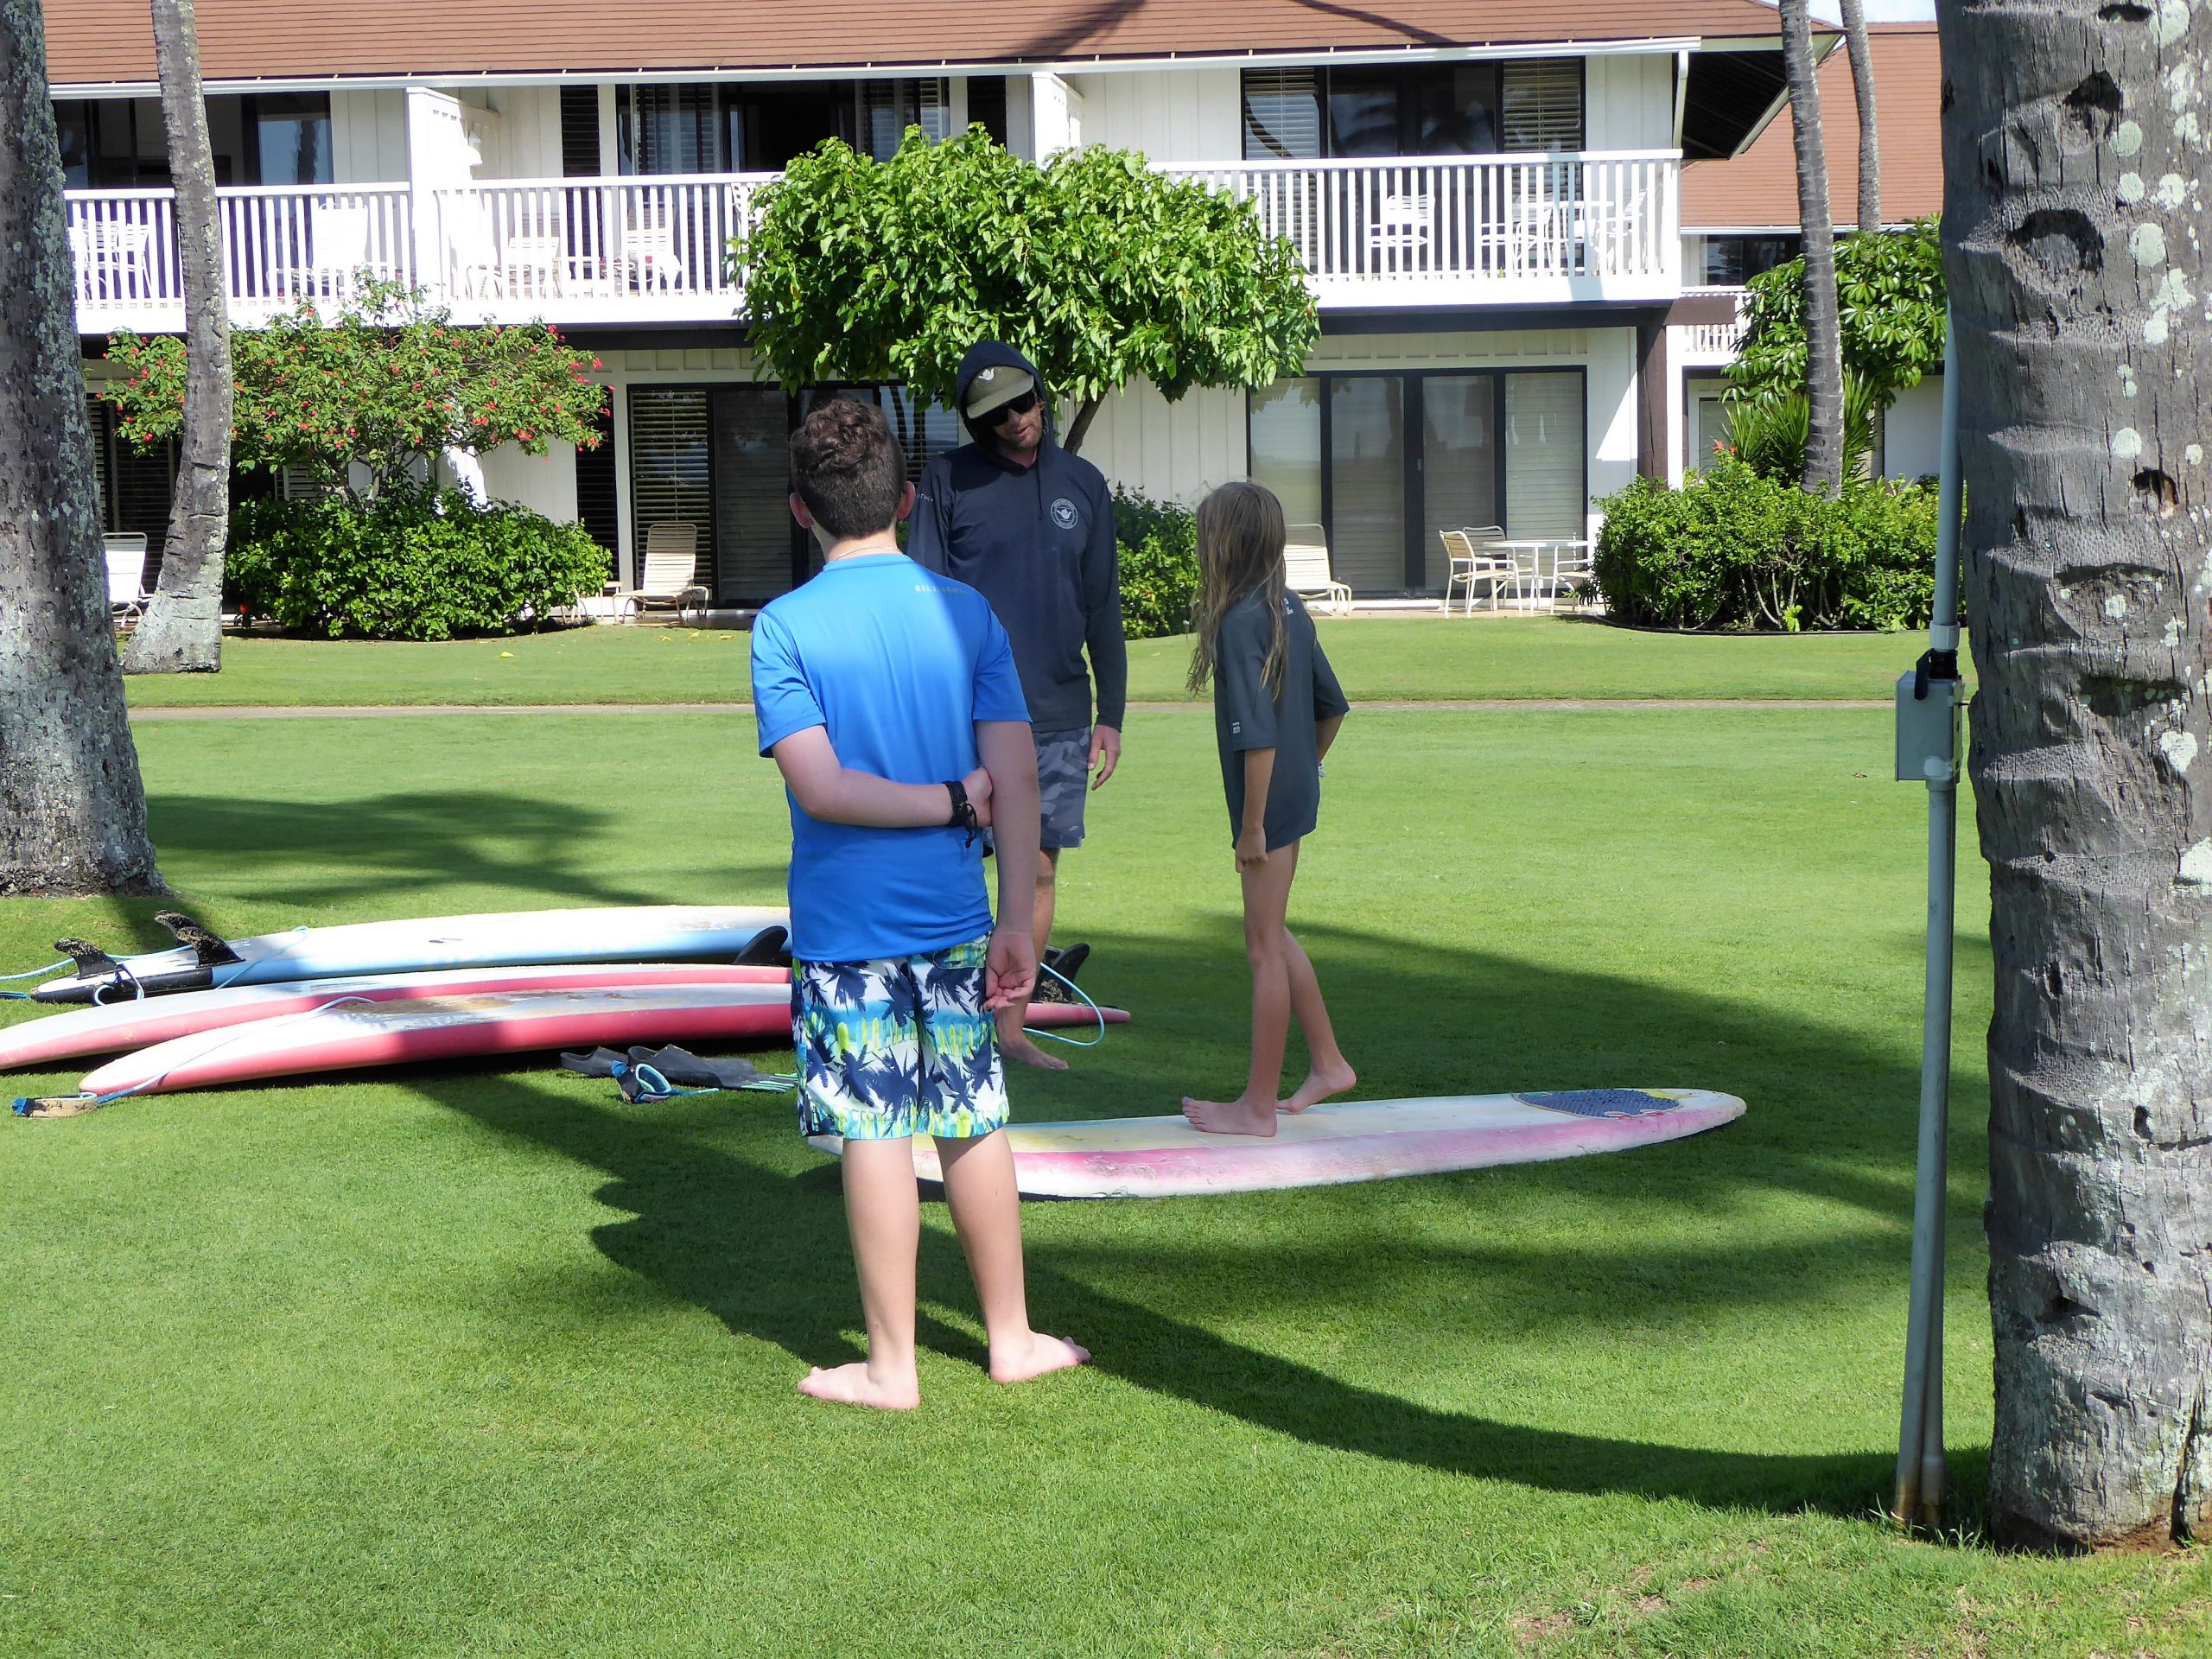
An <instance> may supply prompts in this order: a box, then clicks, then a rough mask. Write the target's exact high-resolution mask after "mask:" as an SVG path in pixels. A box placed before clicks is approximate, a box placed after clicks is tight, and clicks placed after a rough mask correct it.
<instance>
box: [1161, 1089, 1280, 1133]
mask: <svg viewBox="0 0 2212 1659" xmlns="http://www.w3.org/2000/svg"><path fill="white" fill-rule="evenodd" d="M1275 1106H1276V1103H1275V1102H1274V1101H1272V1100H1265V1101H1255V1100H1253V1099H1251V1098H1249V1096H1243V1095H1239V1096H1237V1097H1236V1099H1234V1100H1192V1098H1191V1097H1190V1096H1188V1095H1185V1096H1183V1116H1185V1117H1187V1118H1189V1119H1190V1120H1191V1127H1192V1128H1194V1129H1197V1130H1199V1131H1200V1132H1201V1133H1203V1134H1206V1135H1273V1134H1274V1132H1275Z"/></svg>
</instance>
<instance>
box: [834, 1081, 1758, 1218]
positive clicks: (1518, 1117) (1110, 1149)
mask: <svg viewBox="0 0 2212 1659" xmlns="http://www.w3.org/2000/svg"><path fill="white" fill-rule="evenodd" d="M1743 1115H1744V1103H1743V1102H1742V1101H1741V1100H1738V1098H1737V1097H1736V1096H1733V1095H1724V1094H1719V1093H1716V1092H1714V1091H1713V1090H1707V1089H1579V1090H1561V1091H1558V1092H1552V1093H1538V1094H1519V1095H1458V1096H1435V1097H1432V1098H1428V1099H1421V1100H1369V1101H1355V1102H1351V1103H1334V1104H1324V1105H1319V1106H1315V1107H1313V1108H1312V1109H1309V1110H1306V1111H1304V1112H1300V1113H1296V1114H1284V1115H1281V1116H1279V1117H1278V1118H1277V1120H1276V1126H1275V1133H1274V1136H1273V1137H1272V1138H1262V1137H1258V1136H1253V1135H1205V1134H1201V1133H1200V1132H1199V1131H1198V1130H1197V1129H1195V1128H1192V1126H1191V1124H1190V1122H1188V1121H1187V1120H1186V1119H1185V1118H1183V1117H1181V1116H1174V1117H1122V1118H1101V1119H1096V1120H1092V1121H1090V1122H1074V1123H1025V1124H1016V1125H1014V1127H1012V1128H1008V1129H1007V1131H1006V1135H1007V1141H1009V1142H1010V1143H1011V1145H1012V1147H1013V1149H1014V1184H1015V1185H1016V1186H1017V1187H1019V1188H1020V1191H1021V1192H1022V1194H1023V1195H1024V1196H1025V1197H1028V1198H1187V1197H1192V1196H1196V1195H1199V1194H1205V1193H1214V1192H1270V1191H1275V1190H1279V1189H1282V1188H1287V1187H1300V1186H1330V1185H1339V1184H1343V1183H1347V1182H1353V1181H1380V1180H1389V1179H1394V1178H1395V1177H1398V1176H1402V1175H1432V1174H1440V1173H1446V1172H1448V1171H1452V1170H1463V1169H1482V1168H1486V1167H1489V1166H1495V1165H1501V1164H1524V1163H1536V1162H1541V1161H1544V1160H1551V1159H1558V1158H1580V1157H1586V1156H1589V1155H1590V1154H1595V1153H1604V1152H1623V1151H1626V1150H1628V1149H1629V1148H1630V1147H1643V1146H1651V1145H1655V1144H1656V1143H1658V1142H1661V1141H1678V1140H1681V1139H1682V1138H1683V1137H1684V1136H1686V1135H1699V1134H1701V1133H1703V1132H1704V1131H1705V1130H1707V1129H1712V1128H1719V1126H1720V1125H1722V1124H1724V1123H1729V1122H1734V1121H1735V1120H1736V1119H1737V1118H1738V1117H1741V1116H1743ZM809 1138H810V1141H811V1142H812V1144H813V1145H814V1146H815V1147H817V1148H818V1149H819V1150H821V1151H823V1152H826V1153H829V1154H831V1155H833V1156H835V1155H837V1154H840V1153H842V1150H843V1143H842V1141H840V1140H839V1139H838V1138H837V1137H836V1136H835V1135H816V1136H810V1137H809ZM913 1147H914V1173H915V1174H916V1175H917V1176H918V1177H919V1178H920V1179H924V1180H928V1181H938V1180H942V1179H944V1171H943V1169H942V1168H941V1166H939V1164H938V1155H937V1146H936V1143H935V1142H934V1141H931V1140H930V1139H929V1138H928V1137H927V1136H925V1135H918V1136H916V1137H915V1140H914V1142H913Z"/></svg>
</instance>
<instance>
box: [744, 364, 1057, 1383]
mask: <svg viewBox="0 0 2212 1659" xmlns="http://www.w3.org/2000/svg"><path fill="white" fill-rule="evenodd" d="M791 479H792V483H793V486H794V493H793V495H792V497H791V511H792V512H793V513H794V514H795V515H796V516H797V517H798V521H799V523H800V524H804V525H805V526H806V527H807V528H808V529H810V530H811V531H813V532H814V537H815V540H816V541H817V543H820V544H821V547H822V555H823V568H822V569H821V570H820V571H819V572H818V573H817V575H815V576H814V578H813V579H812V580H811V581H810V582H807V583H806V584H805V585H804V586H803V587H801V588H796V589H794V590H793V591H792V592H791V593H788V594H785V595H784V596H783V597H782V598H780V599H779V600H777V601H775V602H774V603H772V604H771V605H770V606H769V607H767V608H766V610H764V611H762V612H761V613H760V617H759V618H758V619H757V620H755V622H754V624H753V709H754V711H755V715H756V716H757V718H758V720H759V721H760V752H761V753H763V754H766V755H772V756H773V757H774V758H775V761H776V765H777V766H778V767H779V769H780V770H781V772H782V773H783V777H784V782H785V787H786V789H787V791H788V792H789V794H790V797H791V956H792V963H791V990H792V997H791V1002H792V1041H793V1044H794V1045H795V1046H796V1047H797V1049H798V1069H799V1123H800V1129H801V1132H802V1133H804V1134H809V1135H822V1134H829V1135H841V1136H842V1137H843V1139H844V1143H845V1147H844V1179H845V1210H846V1217H847V1220H848V1223H849V1226H850V1229H851V1231H852V1241H853V1258H854V1263H855V1267H856V1268H858V1269H859V1273H860V1284H861V1308H862V1311H863V1313H864V1314H865V1316H866V1319H867V1323H868V1358H867V1359H866V1360H864V1361H861V1362H859V1363H854V1364H850V1365H841V1366H838V1367H836V1369H835V1370H819V1369H817V1370H814V1371H812V1372H810V1373H809V1375H808V1376H806V1377H805V1378H804V1380H803V1381H802V1382H801V1383H799V1388H800V1389H801V1391H802V1392H804V1393H806V1394H810V1395H814V1396H815V1397H816V1398H817V1399H823V1400H837V1401H845V1402H851V1403H853V1404H855V1405H865V1406H877V1407H883V1408H893V1409H904V1408H912V1407H913V1406H915V1405H918V1404H919V1403H920V1399H921V1395H920V1387H919V1384H918V1381H917V1378H916V1374H915V1369H914V1256H915V1251H916V1249H917V1247H918V1243H919V1242H920V1235H921V1205H920V1200H919V1195H918V1192H917V1190H916V1186H915V1179H914V1160H913V1149H912V1146H911V1145H910V1144H909V1143H910V1141H911V1140H912V1137H913V1136H914V1135H931V1136H934V1137H935V1138H936V1141H937V1145H938V1158H939V1160H940V1161H941V1162H942V1164H943V1166H944V1191H945V1199H946V1202H947V1204H948V1205H949V1206H950V1209H951V1211H952V1220H953V1225H954V1226H955V1227H956V1228H957V1230H958V1231H959V1234H960V1243H961V1246H962V1248H963V1249H964V1250H965V1251H966V1252H967V1255H968V1265H969V1271H970V1272H971V1273H972V1274H974V1275H975V1280H976V1295H977V1297H978V1298H979V1299H980V1300H981V1301H982V1313H983V1323H984V1326H985V1329H986V1331H987V1332H988V1336H989V1340H990V1373H991V1376H992V1377H993V1378H994V1379H995V1380H996V1381H998V1382H1001V1383H1018V1382H1021V1381H1024V1380H1025V1379H1027V1378H1029V1377H1033V1376H1042V1375H1044V1374H1045V1373H1046V1372H1048V1371H1056V1370H1064V1369H1065V1368H1066V1367H1068V1366H1071V1365H1079V1364H1081V1363H1083V1362H1084V1360H1085V1359H1088V1358H1089V1357H1090V1355H1089V1354H1088V1353H1087V1352H1086V1351H1084V1349H1082V1348H1080V1347H1078V1346H1077V1345H1076V1344H1074V1343H1071V1342H1068V1341H1065V1340H1064V1339H1063V1338H1058V1337H1049V1336H1045V1335H1042V1334H1040V1333H1039V1332H1034V1331H1033V1330H1031V1329H1030V1328H1029V1309H1028V1300H1027V1290H1026V1287H1025V1286H1024V1282H1023V1275H1022V1262H1021V1214H1020V1198H1019V1196H1018V1195H1017V1193H1016V1192H1015V1190H1014V1156H1013V1154H1012V1153H1011V1152H1010V1151H1009V1150H1008V1148H1007V1144H1006V1137H1005V1135H1002V1134H1001V1133H999V1131H1000V1130H1001V1128H1002V1127H1003V1126H1004V1124H1005V1122H1006V1080H1005V1075H1004V1073H1003V1071H1002V1070H1001V1066H1000V1063H999V1056H998V1048H997V1044H996V1041H995V1033H994V1021H993V1014H994V1013H995V1011H996V1010H997V1009H999V1008H1001V1007H1009V1006H1012V1005H1014V1003H1016V1002H1018V1001H1024V1000H1026V999H1027V996H1028V995H1029V993H1030V991H1031V989H1032V988H1033V986H1034V984H1035V981H1036V976H1037V952H1036V946H1035V944H1034V943H1033V940H1032V938H1031V936H1030V926H1031V924H1030V904H1029V899H1030V894H1031V892H1032V890H1033V887H1034V886H1035V883H1036V874H1037V858H1038V851H1037V843H1038V805H1037V762H1036V750H1035V747H1034V744H1033V741H1032V739H1031V736H1030V732H1029V715H1028V710H1027V707H1026V706H1025V705H1024V703H1023V702H1022V696H1021V684H1020V678H1019V677H1018V676H1017V675H1016V673H1015V671H1014V653H1013V650H1012V647H1011V646H1010V645H1008V644H1007V636H1006V631H1005V629H1004V628H1002V627H1001V626H999V623H998V621H997V620H996V619H995V617H994V616H993V615H992V613H991V608H990V606H989V605H988V602H986V601H985V600H984V599H983V597H982V595H981V594H978V593H976V591H975V590H974V589H973V588H967V587H964V586H963V585H962V584H961V583H959V582H954V581H952V580H951V579H950V578H949V577H945V576H941V575H934V574H932V573H931V572H930V571H927V570H925V569H922V568H921V567H920V566H919V565H917V564H915V563H913V562H912V561H911V560H909V559H908V558H907V557H906V556H905V555H904V554H902V553H901V552H900V551H899V543H898V538H897V536H896V535H895V533H894V526H895V525H896V524H897V523H898V521H899V519H900V518H904V517H906V514H907V513H908V512H910V511H911V510H912V506H913V500H914V492H913V487H912V486H911V485H909V484H907V483H906V459H905V456H904V455H903V454H901V453H900V451H899V443H898V440H897V439H895V438H893V436H892V435H891V429H890V427H889V425H888V424H887V423H886V422H885V420H884V418H883V416H882V415H881V413H880V411H878V410H875V409H874V408H871V407H868V405H865V404H858V403H855V402H853V401H852V400H850V399H849V398H837V399H834V400H832V401H830V402H829V403H826V404H823V405H822V406H821V407H819V408H818V409H817V410H814V412H813V413H812V414H810V416H807V418H806V421H805V422H804V424H802V425H801V426H800V428H799V429H798V432H797V433H795V434H794V435H792V438H791ZM986 824H988V825H990V826H992V829H993V832H994V835H995V841H996V846H997V853H998V861H999V914H1000V917H1001V925H1000V926H998V927H997V928H995V929H994V927H993V926H992V923H991V909H990V902H989V898H988V893H987V892H986V890H985V887H984V884H983V871H982V847H981V846H980V845H979V844H978V841H977V836H976V830H977V829H979V828H981V827H982V826H983V825H986ZM1009 899H1011V902H1009Z"/></svg>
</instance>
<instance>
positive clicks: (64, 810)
mask: <svg viewBox="0 0 2212 1659" xmlns="http://www.w3.org/2000/svg"><path fill="white" fill-rule="evenodd" d="M0 131H4V132H6V133H7V134H8V135H9V142H8V143H5V144H0V294H4V295H5V296H7V302H6V303H5V304H4V305H0V593H4V594H6V595H7V599H6V601H5V602H4V603H0V895H8V894H16V893H144V892H151V891H158V890H159V889H160V887H161V875H160V874H159V872H157V871H156V869H155V868H154V846H153V842H151V841H150V840H149V839H148V837H147V834H146V799H145V795H144V793H143V790H142V788H141V786H140V784H139V780H138V754H137V750H136V749H134V748H133V747H131V742H130V721H129V718H128V716H127V715H126V713H125V711H124V706H123V679H122V676H121V675H120V674H118V672H117V670H116V659H115V635H114V633H113V632H111V629H110V627H109V625H108V614H107V581H106V573H105V568H104V565H103V562H102V560H101V556H100V519H99V491H98V487H97V486H96V485H95V483H94V480H93V474H92V428H91V425H90V423H88V422H87V421H86V417H85V371H84V364H83V361H82V359H80V357H79V353H78V346H77V321H76V303H75V296H76V286H77V285H76V282H75V278H74V274H73V269H72V262H71V257H70V250H69V236H68V228H67V222H66V220H65V219H64V218H63V215H62V207H61V150H60V144H59V143H58V142H57V140H56V138H55V137H54V105H53V103H52V102H51V99H50V95H49V93H48V91H47V85H46V30H45V24H44V22H43V20H42V18H41V15H40V7H39V4H38V0H0Z"/></svg>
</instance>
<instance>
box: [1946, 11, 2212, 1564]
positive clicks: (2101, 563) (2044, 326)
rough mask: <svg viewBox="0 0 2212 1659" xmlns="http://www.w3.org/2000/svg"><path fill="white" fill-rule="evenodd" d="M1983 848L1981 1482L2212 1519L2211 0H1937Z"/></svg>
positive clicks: (2068, 1522) (2063, 1543) (1995, 1504)
mask: <svg viewBox="0 0 2212 1659" xmlns="http://www.w3.org/2000/svg"><path fill="white" fill-rule="evenodd" d="M1940 15H1941V20H1942V54H1943V72H1944V79H1945V99H1944V104H1945V111H1944V116H1943V162H1944V180H1945V191H1944V203H1943V240H1944V244H1945V270H1946V276H1947V279H1948V286H1949V291H1950V296H1951V304H1952V307H1953V311H1954V315H1955V320H1956V326H1955V333H1954V334H1953V335H1952V341H1951V346H1950V358H1949V368H1950V372H1952V373H1954V374H1957V375H1960V376H1961V377H1962V378H1961V381H1960V405H1961V416H1960V425H1961V458H1962V469H1963V474H1964V477H1965V480H1966V486H1967V502H1968V504H1969V506H1968V516H1967V530H1966V554H1967V560H1966V567H1965V572H1964V575H1965V579H1966V598H1967V612H1968V615H1969V617H1970V619H1971V621H1972V624H1973V630H1972V639H1973V645H1974V661H1975V665H1976V668H1977V670H1978V671H1979V675H1980V691H1979V693H1978V695H1977V696H1975V698H1974V706H1973V715H1972V730H1973V743H1972V748H1971V761H1970V765H1971V772H1972V776H1973V779H1974V796H1975V799H1976V802H1977V804H1978V806H1979V816H1980V833H1981V844H1982V851H1983V853H1984V855H1986V858H1987V859H1988V861H1989V866H1990V874H1991V884H1992V905H1991V915H1990V938H1991V944H1992V946H1993V952H1994V955H1995V958H1996V972H1997V995H1996V1013H1995V1016H1994V1018H1993V1020H1992V1022H1991V1025H1990V1033H1989V1071H1990V1090H1991V1100H1990V1123H1989V1147H1990V1191H1989V1202H1988V1207H1987V1210H1986V1217H1985V1225H1986V1230H1987V1233H1988V1239H1989V1251H1990V1269H1989V1300H1990V1315H1991V1319H1992V1322H1993V1326H1994V1332H1995V1370H1996V1425H1995V1431H1994V1438H1993V1442H1992V1445H1991V1449H1990V1499H1989V1509H1990V1517H1991V1524H1992V1527H1993V1529H1994V1530H1995V1531H1996V1532H1997V1533H1998V1534H1999V1535H2000V1536H2002V1537H2004V1538H2005V1539H2007V1540H2011V1541H2018V1542H2024V1543H2028V1544H2033V1545H2043V1546H2057V1547H2062V1548H2081V1547H2097V1546H2102V1545H2110V1544H2126V1543H2143V1542H2149V1543H2163V1542H2164V1541H2167V1540H2168V1539H2170V1538H2174V1537H2202V1536H2204V1535H2207V1534H2208V1533H2212V1402H2208V1390H2212V1273H2208V1264H2209V1263H2212V721H2208V712H2212V609H2209V608H2208V607H2209V606H2212V557H2209V556H2208V545H2207V543H2208V523H2209V522H2212V521H2208V518H2207V514H2208V512H2212V465H2208V451H2212V430H2208V427H2207V424H2206V422H2205V417H2204V411H2203V406H2202V397H2203V394H2204V388H2205V386H2206V385H2208V384H2212V328H2209V327H2207V325H2206V322H2205V321H2204V316H2205V313H2204V299H2203V295H2204V291H2205V282H2206V273H2205V269H2204V267H2205V259H2204V251H2203V250H2204V245H2205V242H2206V241H2207V240H2208V239H2212V213H2208V211H2207V207H2206V202H2205V200H2204V198H2203V196H2202V193H2201V192H2199V191H2197V190H2196V189H2195V188H2193V187H2192V186H2190V185H2188V184H2187V183H2186V182H2185V181H2188V180H2190V179H2194V178H2196V176H2197V175H2198V174H2199V173H2200V172H2201V171H2202V155H2201V151H2200V149H2199V148H2198V145H2199V143H2201V139H2200V137H2199V128H2200V124H2201V122H2202V119H2203V115H2202V110H2201V108H2200V101H2201V97H2202V93H2201V91H2200V89H2201V88H2202V86H2204V84H2205V81H2206V77H2207V73H2208V70H2212V11H2207V10H2204V9H2202V8H2195V9H2191V8H2186V7H2181V6H2173V5H2158V6H2119V5H2115V6H2107V7H2103V8H2101V10H2094V11H2093V10H2090V9H2088V8H2087V7H2084V6H2082V5H2080V4H2076V3H2062V0H2001V3H2000V0H1960V3H1957V4H1947V5H1945V6H1944V7H1942V9H1941V14H1940Z"/></svg>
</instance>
